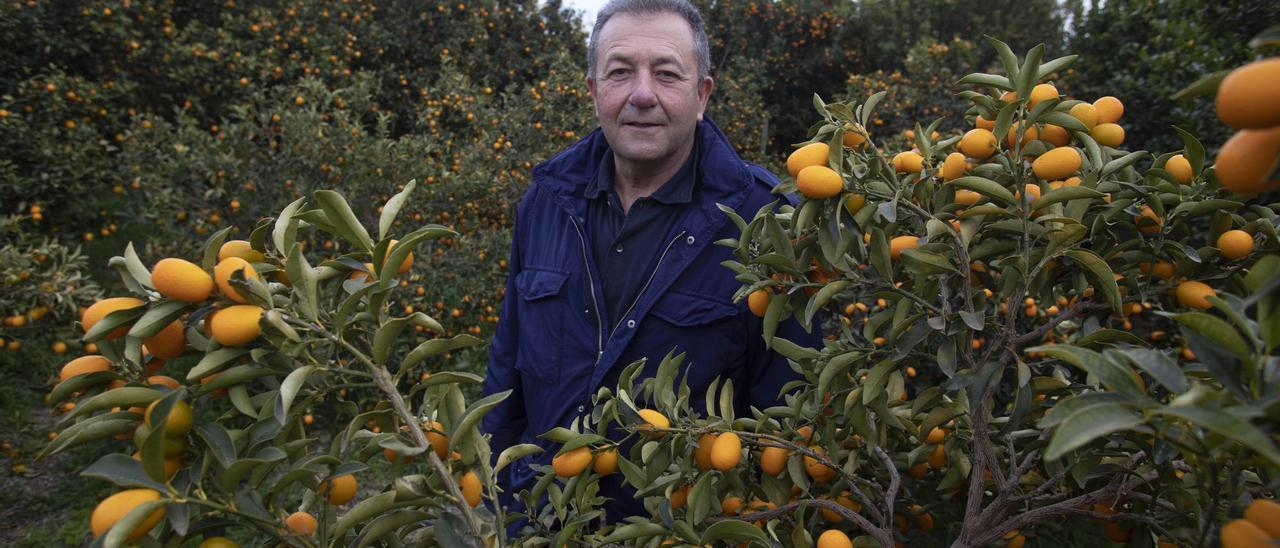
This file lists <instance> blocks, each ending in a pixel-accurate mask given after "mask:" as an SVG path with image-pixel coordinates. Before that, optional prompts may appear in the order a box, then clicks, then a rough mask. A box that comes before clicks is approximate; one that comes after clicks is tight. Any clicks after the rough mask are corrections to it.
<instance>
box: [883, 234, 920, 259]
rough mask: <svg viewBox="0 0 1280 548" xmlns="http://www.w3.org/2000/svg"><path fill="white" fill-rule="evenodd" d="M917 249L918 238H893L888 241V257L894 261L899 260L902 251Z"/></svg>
mask: <svg viewBox="0 0 1280 548" xmlns="http://www.w3.org/2000/svg"><path fill="white" fill-rule="evenodd" d="M917 247H920V237H919V236H910V235H907V236H895V237H894V238H893V239H892V240H889V257H890V258H892V259H895V260H896V259H900V258H902V252H903V251H906V250H908V249H915V248H917Z"/></svg>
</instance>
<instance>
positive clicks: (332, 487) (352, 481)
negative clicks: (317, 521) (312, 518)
mask: <svg viewBox="0 0 1280 548" xmlns="http://www.w3.org/2000/svg"><path fill="white" fill-rule="evenodd" d="M320 494H321V495H324V496H326V497H327V498H328V499H329V504H332V505H334V506H342V505H343V504H346V503H348V502H351V499H353V498H356V477H355V476H353V475H351V474H343V475H341V476H338V477H336V478H330V479H327V480H325V481H324V482H323V483H321V484H320Z"/></svg>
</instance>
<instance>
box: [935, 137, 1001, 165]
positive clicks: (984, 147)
mask: <svg viewBox="0 0 1280 548" xmlns="http://www.w3.org/2000/svg"><path fill="white" fill-rule="evenodd" d="M996 144H997V142H996V135H995V134H994V133H991V131H989V130H985V129H982V128H977V129H971V130H969V131H968V133H965V134H964V137H961V138H960V144H959V145H957V146H956V148H957V149H959V150H960V152H963V153H964V155H965V156H968V157H970V158H976V159H978V160H986V159H987V158H990V157H991V155H992V154H994V153H995V151H996ZM948 159H949V158H948ZM943 165H944V167H945V163H944V164H943Z"/></svg>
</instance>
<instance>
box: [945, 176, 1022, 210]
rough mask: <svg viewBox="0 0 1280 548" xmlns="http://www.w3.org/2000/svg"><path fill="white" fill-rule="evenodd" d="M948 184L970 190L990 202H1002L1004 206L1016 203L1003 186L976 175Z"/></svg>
mask: <svg viewBox="0 0 1280 548" xmlns="http://www.w3.org/2000/svg"><path fill="white" fill-rule="evenodd" d="M950 184H953V185H956V186H958V187H960V188H966V189H969V190H972V191H974V192H977V193H978V194H981V195H983V196H986V197H987V198H990V199H992V200H997V201H1000V202H1003V203H1004V204H1005V205H1009V204H1013V203H1016V202H1017V200H1016V199H1015V198H1014V197H1013V193H1011V192H1009V191H1008V189H1006V188H1004V187H1003V186H1000V183H997V182H995V181H992V180H991V179H986V178H983V177H978V176H976V175H967V176H964V177H959V178H957V179H955V180H953V181H951V183H950Z"/></svg>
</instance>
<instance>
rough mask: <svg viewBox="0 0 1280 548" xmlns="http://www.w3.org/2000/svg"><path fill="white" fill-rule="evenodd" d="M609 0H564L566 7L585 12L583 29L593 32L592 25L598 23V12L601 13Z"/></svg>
mask: <svg viewBox="0 0 1280 548" xmlns="http://www.w3.org/2000/svg"><path fill="white" fill-rule="evenodd" d="M606 3H608V0H564V4H565V6H568V7H570V8H572V9H574V10H576V11H581V12H583V15H582V28H583V30H586V31H587V32H591V25H592V24H593V23H595V21H596V12H597V11H600V8H603V7H604V5H605V4H606Z"/></svg>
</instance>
